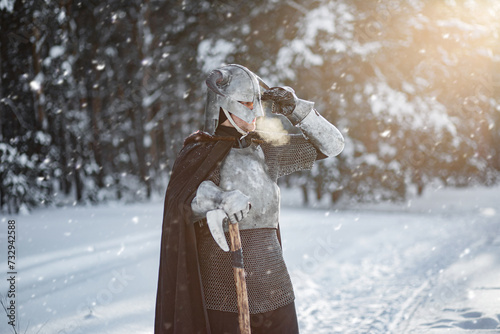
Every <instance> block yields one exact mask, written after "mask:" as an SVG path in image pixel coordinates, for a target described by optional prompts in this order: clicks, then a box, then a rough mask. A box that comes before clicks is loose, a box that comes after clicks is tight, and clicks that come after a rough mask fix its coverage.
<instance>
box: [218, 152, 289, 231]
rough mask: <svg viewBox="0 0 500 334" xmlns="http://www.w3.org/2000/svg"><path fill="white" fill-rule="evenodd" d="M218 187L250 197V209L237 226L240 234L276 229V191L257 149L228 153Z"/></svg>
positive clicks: (261, 154)
mask: <svg viewBox="0 0 500 334" xmlns="http://www.w3.org/2000/svg"><path fill="white" fill-rule="evenodd" d="M219 187H221V188H222V189H223V190H225V191H229V190H236V189H238V190H240V191H241V192H242V193H244V194H245V195H247V196H249V197H250V203H251V205H252V208H251V209H250V212H249V213H248V216H247V217H245V218H244V219H243V220H242V221H240V222H239V227H240V229H241V230H246V229H254V228H277V227H278V221H279V207H280V203H279V201H280V190H279V187H278V185H277V184H276V182H274V181H273V180H272V179H271V177H270V176H269V173H268V167H267V165H266V161H265V157H264V152H263V151H262V148H261V147H260V146H259V145H257V144H255V143H253V144H252V145H250V146H248V147H245V148H232V149H231V151H229V153H228V155H227V156H226V158H225V159H224V161H223V162H222V164H221V168H220V183H219ZM226 231H227V228H226Z"/></svg>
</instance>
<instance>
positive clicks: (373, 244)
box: [0, 187, 500, 334]
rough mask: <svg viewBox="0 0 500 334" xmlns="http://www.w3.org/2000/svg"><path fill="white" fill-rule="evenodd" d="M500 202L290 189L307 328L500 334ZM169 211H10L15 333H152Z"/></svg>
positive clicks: (289, 251)
mask: <svg viewBox="0 0 500 334" xmlns="http://www.w3.org/2000/svg"><path fill="white" fill-rule="evenodd" d="M499 198H500V188H498V187H495V188H482V187H479V188H472V189H462V190H448V189H442V188H441V189H438V188H436V189H432V190H430V189H429V190H428V191H427V192H426V193H425V194H424V195H423V197H421V198H418V199H415V200H411V201H408V202H407V203H405V204H401V205H391V204H385V205H373V206H344V207H339V208H337V209H331V208H328V207H325V206H324V205H323V204H322V203H316V205H315V207H302V208H301V207H300V206H299V205H297V204H298V201H300V194H298V193H296V192H285V194H284V196H283V210H282V212H281V227H282V237H283V244H284V255H285V259H286V262H287V266H288V268H289V271H290V273H291V276H292V280H293V283H294V289H295V293H296V305H297V312H298V316H299V324H300V328H301V333H305V334H307V333H311V334H312V333H462V332H463V333H476V332H477V330H481V333H489V332H490V333H495V332H498V330H500V306H499V305H500V258H499V256H500V201H499ZM162 204H163V203H162V201H161V199H158V200H154V201H151V202H150V203H144V204H124V203H118V202H115V203H110V204H108V205H101V206H87V207H81V206H77V207H65V208H60V209H39V210H36V211H35V212H33V213H32V214H30V215H18V216H8V219H15V220H16V224H17V233H18V236H19V238H18V240H17V249H18V259H17V263H18V264H17V266H18V272H19V275H18V282H17V292H18V296H17V303H18V305H19V309H18V321H19V324H20V331H19V332H20V333H24V330H25V329H27V333H41V334H44V333H68V334H69V333H86V334H87V333H88V334H91V333H96V334H97V333H110V334H111V333H116V334H118V333H152V332H153V320H154V307H155V295H156V284H157V272H158V258H159V242H160V232H161V217H162V210H163V207H162ZM6 219H7V217H4V218H2V225H1V226H2V230H1V232H0V240H1V243H2V245H5V240H6ZM6 266H7V263H6V261H5V260H4V259H2V261H1V262H0V267H1V268H6ZM6 289H7V286H6V281H5V280H4V279H2V280H1V284H0V291H2V293H3V294H4V295H5V291H6ZM0 319H1V318H0ZM6 323H7V321H6V317H5V318H4V320H3V321H0V332H1V333H9V332H10V329H9V328H8V326H7V325H6ZM488 330H489V331H488Z"/></svg>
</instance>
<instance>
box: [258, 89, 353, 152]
mask: <svg viewBox="0 0 500 334" xmlns="http://www.w3.org/2000/svg"><path fill="white" fill-rule="evenodd" d="M262 99H263V100H273V102H274V103H273V113H278V114H282V115H284V116H286V117H287V118H288V119H289V120H290V122H291V123H292V124H293V125H294V126H297V127H298V128H300V129H301V130H302V132H303V133H304V135H305V136H306V137H307V139H309V141H310V142H311V143H312V144H313V145H314V147H316V149H317V150H318V151H320V152H321V153H323V154H324V155H326V156H328V157H333V156H336V155H338V154H340V152H342V150H343V149H344V137H343V136H342V134H341V133H340V131H339V130H338V129H337V128H336V127H335V126H334V125H333V124H331V123H330V122H329V121H327V120H326V119H325V118H324V117H323V116H321V115H320V114H319V113H318V112H317V111H316V110H315V109H314V102H310V101H306V100H302V99H299V98H297V96H296V95H295V92H294V91H293V89H291V88H289V87H283V88H282V87H274V88H271V89H269V90H268V91H266V92H265V93H264V94H263V96H262Z"/></svg>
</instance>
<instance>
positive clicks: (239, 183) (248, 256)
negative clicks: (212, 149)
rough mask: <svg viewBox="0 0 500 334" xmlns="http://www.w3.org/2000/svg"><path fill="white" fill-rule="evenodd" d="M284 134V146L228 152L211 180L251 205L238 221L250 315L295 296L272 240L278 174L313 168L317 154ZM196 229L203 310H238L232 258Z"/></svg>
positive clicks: (301, 140)
mask: <svg viewBox="0 0 500 334" xmlns="http://www.w3.org/2000/svg"><path fill="white" fill-rule="evenodd" d="M288 136H289V139H288V140H287V144H285V145H281V146H276V145H271V144H268V143H261V142H259V143H255V142H254V143H252V144H251V145H250V146H248V147H246V148H233V149H231V151H230V152H229V153H228V155H227V156H226V158H225V159H224V161H223V162H222V164H221V166H220V167H219V168H217V169H216V170H215V171H214V173H213V174H212V175H211V177H210V180H211V181H213V182H214V183H215V184H217V185H218V186H219V187H220V188H221V189H223V190H232V189H240V190H241V191H242V192H243V193H245V195H247V196H249V198H250V203H252V208H251V210H250V211H249V214H248V216H247V217H246V218H244V219H243V220H242V221H240V223H239V227H240V230H241V232H240V233H241V238H242V249H243V257H244V263H245V273H246V282H247V289H248V299H249V306H250V313H251V314H255V313H262V312H268V311H272V310H275V309H277V308H279V307H282V306H285V305H288V304H290V303H291V302H293V300H294V298H295V297H294V293H293V287H292V284H291V280H290V276H289V274H288V270H287V268H286V265H285V262H284V260H283V254H282V251H281V246H280V244H279V241H278V237H277V230H276V227H277V225H278V222H279V197H280V196H279V188H278V185H277V183H276V182H277V180H278V178H279V177H280V176H284V175H287V174H290V173H292V172H295V171H299V170H304V169H310V168H312V165H313V162H314V161H315V160H316V155H317V151H316V149H315V147H314V146H313V145H312V144H311V143H310V142H308V141H307V140H306V139H305V138H304V136H302V135H288ZM197 226H198V225H197ZM197 229H198V233H199V235H198V240H199V241H198V254H199V257H200V269H201V276H202V282H203V289H204V292H205V301H206V303H207V308H208V309H212V310H219V311H226V312H237V311H238V310H237V303H236V290H235V285H234V278H233V274H232V266H231V255H230V253H228V252H224V251H223V250H222V249H221V248H220V247H219V246H218V245H217V243H216V242H215V241H214V239H213V237H212V236H211V234H210V231H209V230H208V228H207V226H206V225H204V226H202V227H199V226H198V227H197ZM226 238H227V239H228V238H229V236H228V233H227V231H226Z"/></svg>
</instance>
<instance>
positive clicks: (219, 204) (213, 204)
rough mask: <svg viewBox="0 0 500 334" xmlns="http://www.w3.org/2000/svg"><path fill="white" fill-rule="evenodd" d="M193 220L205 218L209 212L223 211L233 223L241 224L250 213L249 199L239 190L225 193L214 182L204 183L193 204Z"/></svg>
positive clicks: (199, 188)
mask: <svg viewBox="0 0 500 334" xmlns="http://www.w3.org/2000/svg"><path fill="white" fill-rule="evenodd" d="M191 209H192V210H193V220H194V221H198V220H200V219H202V218H205V216H206V214H207V212H208V211H211V210H216V209H222V210H224V212H225V213H226V215H227V216H228V218H229V220H230V221H231V222H232V223H235V222H239V221H241V220H242V219H243V218H245V217H246V216H247V215H248V212H249V211H250V201H249V197H248V196H246V195H245V194H243V193H242V192H241V191H239V190H232V191H224V190H222V189H221V188H219V187H217V186H216V185H215V183H213V182H212V181H203V182H202V183H201V184H200V186H199V187H198V190H197V191H196V196H195V198H194V199H193V201H192V202H191Z"/></svg>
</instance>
